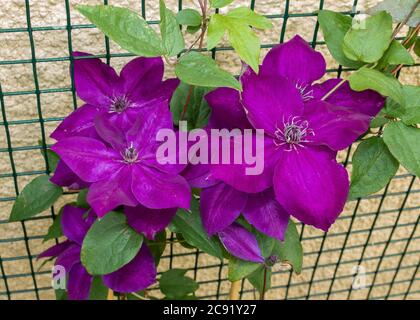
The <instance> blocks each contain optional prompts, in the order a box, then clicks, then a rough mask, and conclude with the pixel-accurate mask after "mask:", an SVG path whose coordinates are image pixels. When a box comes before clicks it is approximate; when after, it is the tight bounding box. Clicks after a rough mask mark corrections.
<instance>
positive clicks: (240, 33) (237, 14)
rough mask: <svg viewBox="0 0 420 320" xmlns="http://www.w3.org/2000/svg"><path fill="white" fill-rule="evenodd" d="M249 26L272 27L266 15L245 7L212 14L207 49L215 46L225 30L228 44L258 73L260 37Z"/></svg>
mask: <svg viewBox="0 0 420 320" xmlns="http://www.w3.org/2000/svg"><path fill="white" fill-rule="evenodd" d="M250 26H253V27H255V28H259V29H268V28H271V27H272V24H271V22H270V20H268V19H267V18H266V17H263V16H261V15H259V14H256V13H255V12H254V11H252V10H251V9H249V8H246V7H239V8H236V9H233V10H231V11H230V12H229V13H228V14H227V15H220V14H215V15H213V16H212V17H211V20H210V25H209V31H208V41H207V47H208V49H211V48H213V47H215V46H216V45H217V44H218V43H219V42H220V40H221V39H222V37H223V35H224V33H225V31H227V32H228V35H229V41H230V44H231V45H232V47H233V48H234V49H235V51H236V53H237V54H238V55H239V56H240V57H241V59H242V60H243V61H245V62H246V63H247V64H248V65H249V66H250V67H251V68H252V69H253V70H254V71H255V72H257V73H258V69H259V64H260V48H261V45H260V39H259V37H258V36H257V35H256V34H255V33H254V31H253V30H252V29H251V28H250Z"/></svg>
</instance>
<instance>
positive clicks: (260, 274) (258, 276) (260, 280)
mask: <svg viewBox="0 0 420 320" xmlns="http://www.w3.org/2000/svg"><path fill="white" fill-rule="evenodd" d="M264 270H267V271H266V272H264ZM271 275H272V271H271V268H268V267H265V266H260V267H259V268H258V269H257V270H256V271H254V272H253V273H252V274H250V275H249V276H248V277H247V279H248V281H249V282H250V283H251V284H252V286H253V287H254V288H255V289H257V290H258V292H259V293H260V294H261V293H262V292H263V291H265V292H267V290H268V289H270V288H271ZM264 278H265V285H264Z"/></svg>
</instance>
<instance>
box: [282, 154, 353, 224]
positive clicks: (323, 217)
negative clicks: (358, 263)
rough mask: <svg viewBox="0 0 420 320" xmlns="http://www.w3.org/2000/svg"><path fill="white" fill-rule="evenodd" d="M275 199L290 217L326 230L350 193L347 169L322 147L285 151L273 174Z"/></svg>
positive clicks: (340, 210)
mask: <svg viewBox="0 0 420 320" xmlns="http://www.w3.org/2000/svg"><path fill="white" fill-rule="evenodd" d="M274 190H275V193H276V198H277V200H278V201H279V202H280V204H281V205H282V206H283V208H285V209H286V211H287V212H289V213H290V214H291V215H292V216H294V217H296V218H297V219H299V220H300V221H302V222H303V223H305V224H309V225H313V226H315V227H317V228H319V229H322V230H324V231H327V230H328V229H329V227H330V226H331V224H333V223H334V221H335V220H336V218H337V217H338V215H339V214H340V213H341V212H342V210H343V208H344V205H345V203H346V200H347V196H348V192H349V180H348V175H347V171H346V169H345V168H344V167H343V166H342V165H340V164H338V163H337V162H335V160H332V159H331V154H330V152H328V151H324V150H323V148H320V147H318V148H315V147H306V148H299V149H298V150H297V152H296V151H291V152H284V153H283V155H282V157H281V159H280V161H279V163H278V165H277V167H276V170H275V174H274Z"/></svg>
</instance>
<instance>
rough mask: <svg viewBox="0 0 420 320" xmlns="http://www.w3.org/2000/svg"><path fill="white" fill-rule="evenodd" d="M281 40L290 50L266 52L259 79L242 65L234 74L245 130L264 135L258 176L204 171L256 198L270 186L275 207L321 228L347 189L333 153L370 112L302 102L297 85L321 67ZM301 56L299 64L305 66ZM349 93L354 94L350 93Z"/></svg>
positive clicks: (305, 51)
mask: <svg viewBox="0 0 420 320" xmlns="http://www.w3.org/2000/svg"><path fill="white" fill-rule="evenodd" d="M289 43H291V45H292V47H293V50H290V48H288V47H285V46H286V45H287V44H285V45H281V46H280V47H277V48H275V49H273V50H272V52H270V53H269V55H268V56H267V58H266V60H264V63H263V65H262V68H261V72H260V74H259V75H256V74H255V73H253V72H252V70H251V69H249V68H248V70H247V71H246V72H245V73H244V74H243V75H242V77H241V81H242V84H243V92H242V100H241V101H236V102H234V104H235V105H237V104H242V105H243V106H244V108H245V110H246V116H247V118H248V120H249V122H250V124H251V125H252V127H254V128H255V129H264V130H265V135H264V159H263V160H264V165H265V167H264V172H263V173H262V174H261V175H254V176H252V175H248V176H247V175H246V174H245V168H246V165H245V164H243V165H238V164H227V165H226V164H221V165H213V166H211V167H210V171H211V176H212V178H213V179H217V180H221V181H223V182H224V183H226V184H228V185H230V186H231V187H233V188H234V189H236V190H237V191H241V192H245V193H255V194H258V193H260V192H263V191H265V190H269V189H270V188H273V189H274V193H275V198H276V199H277V201H278V203H279V206H280V207H281V208H282V209H283V210H285V211H286V212H287V213H289V214H290V215H292V216H294V217H296V218H297V219H298V220H300V221H302V222H303V223H305V224H310V225H313V226H315V227H317V228H320V229H322V230H325V231H326V230H328V229H329V227H330V226H331V224H332V223H333V222H334V221H335V219H336V218H337V216H338V215H339V214H340V212H341V211H342V210H343V207H344V204H345V202H346V199H347V195H348V190H349V181H348V175H347V172H346V170H345V169H344V167H343V166H341V165H340V164H338V163H337V162H336V160H335V157H336V153H337V151H338V150H342V149H344V148H346V147H348V146H349V145H350V144H351V143H352V142H353V141H355V140H356V139H357V138H358V137H359V136H360V135H361V134H362V133H364V132H365V131H366V130H367V129H368V127H369V122H370V119H371V115H369V114H364V113H361V112H359V111H360V110H359V111H356V110H355V108H353V107H349V106H353V104H351V103H349V105H348V106H336V105H333V104H331V103H328V102H326V101H322V100H320V99H315V97H311V99H307V98H306V97H307V96H305V92H304V93H302V90H301V88H300V87H299V85H297V84H302V83H303V84H305V85H310V84H311V83H312V81H314V80H316V79H318V78H319V77H321V76H322V75H323V73H324V72H325V62H324V60H323V59H320V57H321V58H322V56H320V55H319V54H318V53H316V52H315V51H314V50H313V49H311V48H310V47H309V46H307V45H306V44H305V45H303V43H302V40H301V39H300V38H297V37H295V38H294V39H293V40H292V41H290V42H289ZM291 45H289V46H291ZM279 48H280V49H279ZM281 48H283V49H281ZM284 48H286V49H287V50H285V49H284ZM286 53H287V54H286ZM289 54H293V55H292V56H291V57H289V56H288V55H289ZM287 58H288V59H287ZM292 58H293V59H292ZM301 59H303V60H305V59H306V65H305V68H301V67H302V64H301V63H299V62H300V60H301ZM276 61H277V62H276ZM274 62H276V63H274ZM296 72H301V73H300V74H299V73H296ZM286 76H287V77H286ZM224 90H225V91H224V92H218V91H217V90H216V91H214V93H213V94H214V95H215V96H219V97H218V98H217V97H216V98H215V97H211V99H213V100H217V99H219V101H223V99H225V100H226V95H227V92H228V89H224ZM311 90H312V89H311ZM361 94H362V95H367V93H366V92H364V93H361ZM210 95H211V94H210ZM232 95H233V93H232ZM349 96H357V97H360V95H359V94H358V93H351V94H350V95H349ZM233 99H235V98H234V97H232V98H231V99H227V101H230V100H233ZM236 99H237V98H236ZM375 99H376V97H375V98H374V100H375ZM369 101H370V100H369ZM209 103H210V105H212V104H214V103H212V102H211V101H209ZM230 103H231V104H232V102H230ZM212 111H213V112H214V108H213V110H212ZM231 114H232V113H231V112H228V113H227V114H226V115H225V117H228V116H230V115H231ZM241 118H242V119H243V116H242V117H241ZM237 119H239V118H236V119H235V120H232V122H234V123H237ZM231 152H232V150H231ZM267 192H268V191H267ZM255 207H258V205H256V206H254V208H255ZM268 211H269V210H267V212H268ZM263 232H264V231H263Z"/></svg>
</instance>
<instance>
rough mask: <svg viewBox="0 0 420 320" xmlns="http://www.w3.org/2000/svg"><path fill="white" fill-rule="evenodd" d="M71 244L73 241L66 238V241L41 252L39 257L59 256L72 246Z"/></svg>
mask: <svg viewBox="0 0 420 320" xmlns="http://www.w3.org/2000/svg"><path fill="white" fill-rule="evenodd" d="M71 244H72V243H71V241H69V240H66V241H64V242H60V243H58V244H56V245H54V246H52V247H50V248H48V249H47V250H45V251H43V252H41V253H40V254H39V255H38V257H37V259H42V258H50V257H57V256H59V255H60V254H61V253H63V252H64V251H65V250H67V249H68V248H69V247H70V246H71Z"/></svg>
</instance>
